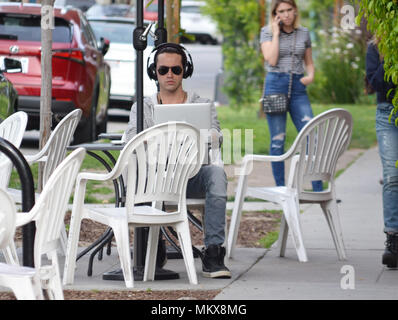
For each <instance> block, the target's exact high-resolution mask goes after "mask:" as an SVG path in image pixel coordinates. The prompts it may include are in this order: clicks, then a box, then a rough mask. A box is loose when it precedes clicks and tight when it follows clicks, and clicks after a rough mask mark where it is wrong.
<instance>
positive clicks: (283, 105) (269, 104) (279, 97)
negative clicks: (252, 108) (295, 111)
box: [262, 31, 296, 114]
mask: <svg viewBox="0 0 398 320" xmlns="http://www.w3.org/2000/svg"><path fill="white" fill-rule="evenodd" d="M295 48H296V31H294V40H293V45H292V49H291V51H290V52H291V53H290V55H291V57H292V67H291V70H290V77H289V90H288V93H287V94H286V93H273V94H267V95H264V96H263V98H262V100H263V111H264V113H266V114H267V113H268V114H269V113H285V112H287V111H288V110H289V104H290V96H291V93H292V83H293V66H294V51H295Z"/></svg>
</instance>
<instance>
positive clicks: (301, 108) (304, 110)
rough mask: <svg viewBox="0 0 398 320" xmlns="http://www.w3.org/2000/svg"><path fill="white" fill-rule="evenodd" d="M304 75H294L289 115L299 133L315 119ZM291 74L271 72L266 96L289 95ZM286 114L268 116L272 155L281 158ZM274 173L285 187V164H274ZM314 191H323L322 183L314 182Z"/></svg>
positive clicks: (279, 183)
mask: <svg viewBox="0 0 398 320" xmlns="http://www.w3.org/2000/svg"><path fill="white" fill-rule="evenodd" d="M302 77H303V75H302V74H293V82H292V93H291V98H290V106H289V113H290V117H291V118H292V121H293V123H294V125H295V127H296V129H297V132H299V131H300V130H301V129H302V128H303V127H304V126H305V125H306V124H307V122H308V121H310V120H311V119H312V118H313V113H312V108H311V103H310V100H309V99H308V95H307V91H306V86H305V85H304V84H302V83H301V81H300V79H301V78H302ZM288 88H289V74H288V73H276V72H269V73H268V74H267V76H266V79H265V90H264V94H273V93H286V94H287V93H288ZM286 115H287V114H286V113H282V114H267V121H268V127H269V131H270V136H271V145H270V155H275V156H277V155H278V156H279V155H282V154H283V153H284V152H285V150H284V149H285V137H286ZM271 165H272V173H273V175H274V179H275V183H276V185H277V186H284V185H285V163H284V162H272V164H271ZM312 188H313V190H314V191H322V190H323V187H322V181H313V182H312Z"/></svg>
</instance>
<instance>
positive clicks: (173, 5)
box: [165, 0, 181, 43]
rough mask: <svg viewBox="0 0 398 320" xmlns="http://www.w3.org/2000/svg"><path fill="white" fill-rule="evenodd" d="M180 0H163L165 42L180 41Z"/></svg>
mask: <svg viewBox="0 0 398 320" xmlns="http://www.w3.org/2000/svg"><path fill="white" fill-rule="evenodd" d="M180 1H181V0H168V1H165V3H166V28H167V42H173V43H180V35H179V32H180Z"/></svg>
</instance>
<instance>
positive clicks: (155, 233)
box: [144, 226, 160, 281]
mask: <svg viewBox="0 0 398 320" xmlns="http://www.w3.org/2000/svg"><path fill="white" fill-rule="evenodd" d="M159 230H160V227H159V226H151V227H150V228H149V234H148V244H147V250H146V256H145V271H144V281H148V280H151V281H153V280H155V270H156V256H157V252H158V242H159Z"/></svg>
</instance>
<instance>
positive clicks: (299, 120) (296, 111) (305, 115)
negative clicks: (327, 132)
mask: <svg viewBox="0 0 398 320" xmlns="http://www.w3.org/2000/svg"><path fill="white" fill-rule="evenodd" d="M301 77H302V75H294V79H293V91H292V96H291V99H290V110H289V111H290V116H291V118H292V121H293V123H294V125H295V127H296V129H297V132H300V131H301V129H303V127H304V126H305V125H306V124H307V123H308V122H309V121H310V120H311V119H312V118H313V117H314V115H313V113H312V108H311V103H310V100H309V99H308V95H307V92H306V87H305V85H303V84H302V83H301V82H300V78H301ZM312 189H313V190H314V191H322V190H323V186H322V181H313V182H312Z"/></svg>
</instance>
